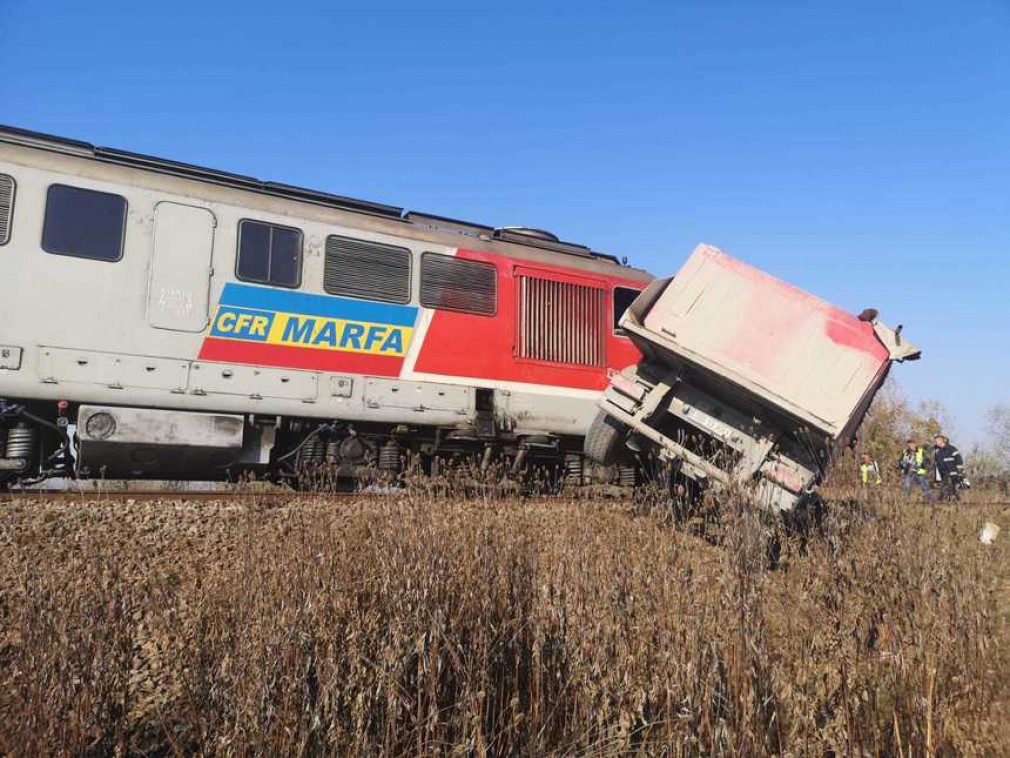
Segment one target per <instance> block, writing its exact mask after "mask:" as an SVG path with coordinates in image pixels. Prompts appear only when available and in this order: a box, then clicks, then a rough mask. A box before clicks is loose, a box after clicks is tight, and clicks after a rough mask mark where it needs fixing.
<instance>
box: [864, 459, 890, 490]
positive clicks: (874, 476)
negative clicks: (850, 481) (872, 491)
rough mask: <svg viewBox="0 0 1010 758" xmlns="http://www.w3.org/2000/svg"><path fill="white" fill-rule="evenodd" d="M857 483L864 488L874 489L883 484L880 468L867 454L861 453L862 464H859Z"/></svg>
mask: <svg viewBox="0 0 1010 758" xmlns="http://www.w3.org/2000/svg"><path fill="white" fill-rule="evenodd" d="M859 481H860V483H862V485H863V486H864V487H876V486H878V485H880V484H883V483H884V479H883V478H882V477H881V476H880V466H878V465H877V462H876V461H875V460H873V456H872V455H870V454H869V453H863V458H862V463H860V464H859Z"/></svg>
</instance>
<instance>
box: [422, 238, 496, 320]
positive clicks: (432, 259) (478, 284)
mask: <svg viewBox="0 0 1010 758" xmlns="http://www.w3.org/2000/svg"><path fill="white" fill-rule="evenodd" d="M421 305H423V306H424V307H425V308H438V309H440V310H445V311H460V312H461V313H475V314H477V315H479V316H493V315H494V313H495V311H497V310H498V277H497V270H496V269H495V267H494V265H493V264H491V263H484V262H483V261H468V260H464V259H463V258H453V257H452V256H449V255H439V254H438V253H425V254H424V255H422V256H421Z"/></svg>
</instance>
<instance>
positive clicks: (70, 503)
mask: <svg viewBox="0 0 1010 758" xmlns="http://www.w3.org/2000/svg"><path fill="white" fill-rule="evenodd" d="M986 520H992V521H995V522H997V523H999V524H1000V525H1001V526H1002V527H1003V530H1004V531H1003V533H1002V534H1001V535H1000V538H999V540H998V542H997V544H995V545H993V546H983V545H980V544H979V542H978V540H977V533H978V530H979V528H980V526H981V525H982V523H983V522H984V521H986ZM770 539H771V536H770V533H769V530H768V529H767V527H766V526H762V524H761V523H760V522H759V521H758V520H757V519H755V518H753V517H752V516H748V515H745V514H740V513H738V514H736V515H734V514H732V513H731V514H729V515H728V516H727V527H726V529H725V531H724V536H723V541H722V544H720V545H714V544H712V542H711V541H710V540H704V539H699V538H698V537H697V536H693V535H692V534H690V533H689V532H688V530H685V529H683V528H676V527H674V526H671V525H670V523H669V520H668V519H667V518H664V516H663V515H662V514H661V513H657V512H655V511H652V512H644V511H643V510H642V509H641V508H636V507H633V506H632V505H631V504H628V503H622V502H614V501H611V502H607V501H598V502H596V501H574V500H571V499H543V500H531V501H522V500H519V499H510V500H491V501H484V500H469V501H461V500H453V499H447V498H438V497H433V496H410V497H404V498H399V499H393V498H388V499H384V500H376V499H369V500H355V499H340V500H336V501H332V502H325V501H324V500H322V499H320V500H319V501H304V500H303V501H298V502H291V503H289V504H278V503H277V502H275V501H272V502H269V503H268V502H242V503H238V504H236V503H234V502H227V501H222V502H206V501H198V502H190V503H186V502H181V501H164V502H147V501H139V502H127V501H115V500H104V501H96V500H88V499H83V498H82V499H80V500H78V501H75V500H61V501H52V502H46V501H37V500H32V501H20V502H19V501H14V502H13V503H11V502H8V503H3V504H0V684H2V686H0V753H10V754H14V755H32V754H53V753H63V754H88V753H90V754H108V753H119V754H124V753H148V752H157V753H160V754H190V753H194V752H196V753H211V754H222V753H226V754H249V753H269V754H277V753H279V754H306V753H307V754H313V755H315V754H331V753H332V754H368V755H372V754H377V753H386V754H389V753H395V754H402V753H444V754H448V753H460V754H495V755H501V754H516V753H524V754H545V753H554V754H557V753H567V754H570V753H581V754H585V753H596V754H607V755H609V754H616V753H628V752H642V753H647V754H657V753H662V754H676V755H680V754H699V753H701V754H722V755H742V754H760V753H780V754H781V753H786V754H792V755H801V754H802V755H808V754H825V753H827V752H830V751H837V752H838V753H840V754H841V753H845V754H861V755H862V754H875V755H902V756H910V755H917V756H918V755H926V754H930V753H937V754H953V753H967V754H994V753H1002V752H1003V751H1004V750H1005V749H1006V745H1010V724H1008V721H1010V709H1008V702H1010V701H1008V694H1010V693H1008V687H1010V644H1008V643H1010V629H1008V625H1007V622H1008V613H1007V612H1008V610H1010V560H1008V558H1010V507H1007V506H999V505H986V504H973V505H971V506H961V507H952V506H944V507H940V508H936V509H931V508H927V507H925V506H921V505H899V504H897V503H894V502H883V503H873V504H866V505H864V506H861V507H858V508H841V507H839V508H835V509H833V510H832V513H831V515H830V516H829V518H828V520H827V523H826V524H825V525H824V529H823V531H822V532H820V533H818V534H815V535H813V536H810V537H809V538H808V539H805V540H803V539H800V538H799V537H795V536H788V535H786V536H781V537H780V538H779V542H780V545H781V555H780V558H779V560H778V562H777V565H775V566H770V565H769V557H768V555H769V549H768V547H769V542H770Z"/></svg>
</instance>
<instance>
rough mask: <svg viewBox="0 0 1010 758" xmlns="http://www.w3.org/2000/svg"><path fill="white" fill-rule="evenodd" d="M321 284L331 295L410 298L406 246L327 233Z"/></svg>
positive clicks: (404, 300)
mask: <svg viewBox="0 0 1010 758" xmlns="http://www.w3.org/2000/svg"><path fill="white" fill-rule="evenodd" d="M323 287H324V289H325V290H326V291H327V292H329V293H330V294H331V295H346V296H348V297H360V298H363V299H365V300H382V301H384V302H387V303H407V302H410V250H408V249H407V248H405V247H394V246H393V245H382V244H379V243H378V242H365V241H364V240H356V239H351V238H350V237H336V236H330V237H327V238H326V269H325V272H324V275H323Z"/></svg>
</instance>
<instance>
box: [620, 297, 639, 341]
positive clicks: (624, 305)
mask: <svg viewBox="0 0 1010 758" xmlns="http://www.w3.org/2000/svg"><path fill="white" fill-rule="evenodd" d="M640 294H641V290H633V289H631V287H614V331H615V332H617V333H618V334H623V332H622V331H621V329H620V327H619V326H618V325H619V324H620V323H621V317H622V316H623V315H624V312H625V311H626V310H628V308H630V307H631V304H632V303H633V302H635V298H636V297H638V296H639V295H640Z"/></svg>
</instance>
